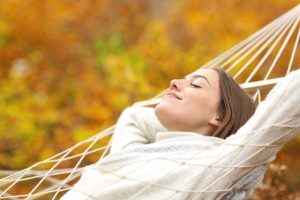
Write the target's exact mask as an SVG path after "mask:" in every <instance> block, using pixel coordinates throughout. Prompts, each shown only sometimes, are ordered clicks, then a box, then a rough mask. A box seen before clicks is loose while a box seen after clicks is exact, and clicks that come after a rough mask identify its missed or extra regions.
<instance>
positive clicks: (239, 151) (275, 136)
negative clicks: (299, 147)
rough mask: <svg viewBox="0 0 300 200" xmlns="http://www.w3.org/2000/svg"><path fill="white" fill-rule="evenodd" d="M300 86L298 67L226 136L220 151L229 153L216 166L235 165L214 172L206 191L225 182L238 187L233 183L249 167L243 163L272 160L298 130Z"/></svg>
mask: <svg viewBox="0 0 300 200" xmlns="http://www.w3.org/2000/svg"><path fill="white" fill-rule="evenodd" d="M299 88H300V70H296V71H294V72H292V73H290V74H289V75H288V76H286V77H285V78H284V79H283V80H282V81H280V82H279V83H278V84H277V85H276V86H275V87H274V88H273V89H272V90H271V92H270V93H269V94H268V96H267V97H266V99H265V100H264V101H263V102H261V103H260V105H259V106H258V107H257V109H256V111H255V113H254V115H253V116H252V117H251V118H250V119H249V120H248V122H247V123H246V124H245V125H244V126H242V127H241V128H240V129H239V130H238V131H237V133H236V134H234V135H231V136H230V137H228V138H226V139H225V145H224V146H223V147H222V148H223V150H222V151H223V152H225V151H226V150H225V149H227V150H228V152H231V153H229V154H227V156H224V157H226V158H227V159H220V160H218V161H217V162H216V163H215V165H225V166H234V167H233V168H232V169H231V168H228V169H226V168H224V169H222V174H220V173H219V172H218V173H219V174H218V173H216V174H215V176H216V177H218V178H216V179H215V180H214V181H212V182H211V183H210V184H209V185H208V186H207V187H205V189H206V190H207V189H210V188H216V187H224V185H225V186H226V187H227V188H229V187H232V188H235V189H238V187H236V185H232V183H236V182H238V181H239V180H240V179H241V178H243V177H245V173H247V172H249V171H250V170H251V167H246V166H261V165H263V164H264V163H268V162H270V161H272V160H273V159H274V158H275V156H276V154H277V152H278V151H279V150H280V149H281V148H282V147H283V145H284V144H286V143H287V142H288V141H289V140H291V139H292V138H293V137H295V136H296V135H297V134H299V133H300V106H299V102H300V89H299ZM226 143H227V145H226ZM230 144H236V145H230ZM224 154H225V153H224ZM238 166H245V167H238ZM225 177H226V178H225ZM250 188H251V187H250ZM241 194H242V193H241Z"/></svg>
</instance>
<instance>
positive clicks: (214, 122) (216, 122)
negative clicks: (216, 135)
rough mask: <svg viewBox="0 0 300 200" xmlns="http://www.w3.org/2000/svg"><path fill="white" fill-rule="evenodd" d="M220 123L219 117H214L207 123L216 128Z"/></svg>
mask: <svg viewBox="0 0 300 200" xmlns="http://www.w3.org/2000/svg"><path fill="white" fill-rule="evenodd" d="M221 122H222V119H221V117H220V116H218V115H217V116H214V117H213V118H212V119H211V120H210V121H209V124H210V125H212V126H214V127H216V128H217V127H218V126H220V124H221Z"/></svg>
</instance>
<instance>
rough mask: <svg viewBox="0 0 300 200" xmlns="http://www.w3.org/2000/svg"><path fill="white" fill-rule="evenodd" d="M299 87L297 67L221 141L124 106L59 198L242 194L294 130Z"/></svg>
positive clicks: (298, 120)
mask: <svg viewBox="0 0 300 200" xmlns="http://www.w3.org/2000/svg"><path fill="white" fill-rule="evenodd" d="M299 86H300V70H298V71H296V72H293V73H292V74H290V75H288V76H287V77H286V78H285V79H284V80H283V81H282V82H281V83H280V84H277V85H276V87H275V88H274V89H273V90H272V91H271V92H270V94H269V95H268V97H267V98H266V100H265V101H264V102H262V103H261V104H260V105H259V106H258V108H257V110H256V112H255V114H254V115H253V116H252V118H251V119H250V120H249V121H248V122H247V123H246V124H245V125H244V126H243V127H242V128H241V129H240V130H239V131H238V132H237V133H236V134H234V135H232V136H230V137H228V138H226V139H225V140H224V139H220V138H216V137H211V136H202V135H199V134H197V133H193V132H171V131H168V130H167V129H166V128H165V127H163V125H162V124H161V123H160V122H159V121H158V119H157V118H156V116H155V114H154V110H153V109H152V108H147V107H130V108H127V109H125V110H124V111H123V113H122V114H121V116H120V118H119V120H118V122H117V125H116V129H115V131H114V134H113V137H112V144H111V149H110V154H109V155H108V156H106V157H105V158H103V159H101V160H100V161H98V162H97V163H95V164H93V165H90V166H88V167H86V168H85V169H84V171H83V173H82V176H81V178H80V180H79V181H78V182H77V183H76V184H75V185H74V187H73V188H72V190H71V191H69V192H67V194H65V195H64V196H63V197H62V199H63V200H77V199H78V200H79V199H80V200H91V199H105V200H127V199H133V200H148V199H149V200H154V199H155V200H156V199H157V200H167V199H172V200H185V199H188V200H192V199H193V200H196V199H197V200H198V199H209V200H210V199H247V198H248V196H249V194H250V191H251V189H252V188H253V187H254V186H255V184H257V183H259V182H260V181H261V180H262V178H263V174H264V171H265V168H266V163H267V162H269V161H271V160H273V159H274V158H275V155H276V153H277V152H278V151H279V150H280V149H281V147H282V146H283V145H284V144H285V143H286V142H288V141H289V140H290V139H291V138H293V137H294V136H295V134H296V133H300V128H299V124H300V117H299V115H300V106H298V102H300V91H299ZM295 127H296V128H295ZM266 145H267V146H266ZM229 189H232V190H229Z"/></svg>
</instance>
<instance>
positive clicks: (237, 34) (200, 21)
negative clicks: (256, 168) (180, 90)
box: [0, 0, 300, 199]
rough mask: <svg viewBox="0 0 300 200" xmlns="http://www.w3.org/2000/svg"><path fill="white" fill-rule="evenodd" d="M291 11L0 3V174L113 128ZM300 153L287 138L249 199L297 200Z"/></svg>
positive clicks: (286, 5) (96, 0) (244, 6)
mask: <svg viewBox="0 0 300 200" xmlns="http://www.w3.org/2000/svg"><path fill="white" fill-rule="evenodd" d="M297 3H298V1H297V0H289V1H284V0H266V1H260V0H252V1H238V0H218V1H217V0H211V1H204V0H202V1H183V0H178V1H170V0H164V1H159V0H151V1H150V0H131V1H129V0H79V1H72V0H46V1H40V0H26V1H23V0H0V168H1V169H22V168H24V167H27V166H29V165H32V164H33V163H35V162H37V161H40V160H43V159H45V158H48V157H49V156H51V155H54V154H56V153H58V152H60V151H62V150H64V149H66V148H68V147H70V146H72V145H74V144H75V143H76V142H79V141H82V140H84V139H86V138H88V137H90V136H92V135H93V134H95V133H97V132H99V131H101V130H103V129H105V128H107V127H109V126H111V125H113V124H114V123H115V121H116V119H117V118H118V116H119V115H120V113H121V112H122V110H123V109H124V108H125V107H127V106H129V105H131V104H133V103H134V102H136V101H140V100H146V99H148V98H150V97H153V96H154V95H156V94H157V93H159V92H161V91H162V90H164V89H165V88H167V87H168V86H169V81H170V80H171V79H173V78H176V77H181V76H183V75H186V74H188V73H190V72H192V71H194V70H196V69H197V68H198V67H200V66H201V65H203V64H205V63H206V62H208V61H210V60H211V59H212V58H214V57H216V56H218V55H219V54H220V53H222V52H224V51H225V50H227V49H229V48H230V47H232V46H233V45H235V44H237V43H238V42H240V41H242V40H243V39H245V38H246V37H248V36H250V35H251V34H252V33H254V32H256V31H257V30H259V29H260V28H261V27H263V26H264V25H266V24H267V23H269V22H270V21H272V20H273V19H275V18H277V17H278V16H280V15H281V14H283V13H284V12H286V11H288V10H289V9H291V8H292V7H294V6H295V5H297ZM299 152H300V139H299V138H296V139H294V140H293V141H291V142H290V143H289V144H288V145H286V146H285V147H284V149H283V150H282V151H281V152H280V154H279V155H278V157H277V159H276V161H275V162H274V163H273V164H272V165H270V167H269V170H268V172H267V174H266V177H265V180H264V184H262V185H261V186H260V188H259V189H258V190H257V191H256V192H255V193H254V194H253V199H300V197H299V196H300V193H299V191H300V162H299ZM296 158H297V159H296Z"/></svg>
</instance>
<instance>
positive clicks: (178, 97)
mask: <svg viewBox="0 0 300 200" xmlns="http://www.w3.org/2000/svg"><path fill="white" fill-rule="evenodd" d="M166 96H170V97H173V98H176V99H179V100H182V98H181V97H180V96H179V95H178V94H176V93H175V92H174V91H169V92H167V93H166Z"/></svg>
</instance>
